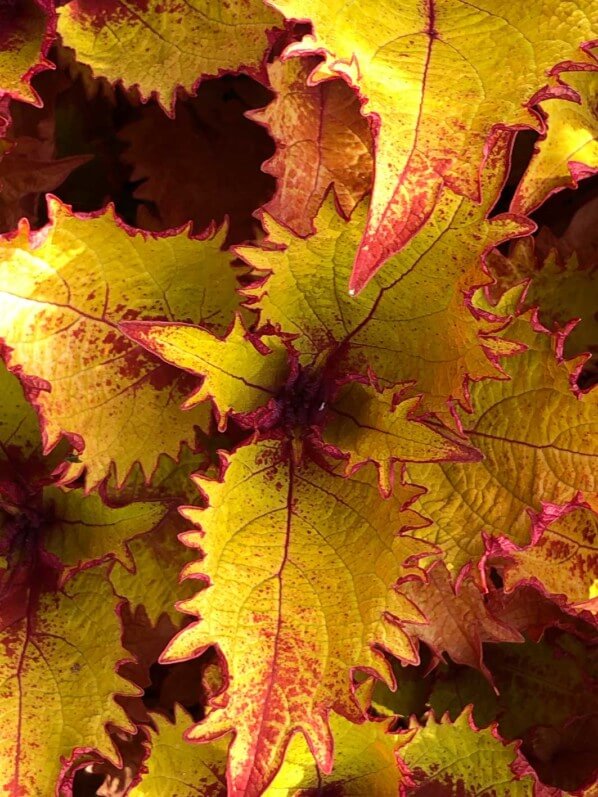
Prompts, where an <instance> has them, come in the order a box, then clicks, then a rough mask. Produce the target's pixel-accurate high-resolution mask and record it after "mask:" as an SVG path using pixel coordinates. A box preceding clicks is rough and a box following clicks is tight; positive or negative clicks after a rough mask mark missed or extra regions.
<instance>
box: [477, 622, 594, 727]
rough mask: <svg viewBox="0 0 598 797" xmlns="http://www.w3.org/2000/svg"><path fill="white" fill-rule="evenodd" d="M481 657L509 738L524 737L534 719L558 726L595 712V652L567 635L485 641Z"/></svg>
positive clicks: (532, 724)
mask: <svg viewBox="0 0 598 797" xmlns="http://www.w3.org/2000/svg"><path fill="white" fill-rule="evenodd" d="M484 658H485V661H486V664H487V666H488V668H489V669H490V671H491V672H492V675H493V677H494V682H495V684H496V686H497V688H498V692H499V706H500V708H501V709H502V711H501V715H500V720H499V729H500V732H501V734H502V735H503V736H505V737H506V738H508V739H521V738H524V734H525V733H526V732H527V731H528V730H529V729H530V728H532V727H534V726H536V725H544V726H547V727H558V726H560V725H563V724H564V723H565V722H567V721H568V720H569V719H571V718H573V717H578V716H583V715H586V714H596V713H598V693H597V692H596V679H597V675H598V673H597V672H596V662H595V660H594V659H595V656H594V658H593V654H592V650H591V648H589V649H588V648H586V647H585V646H584V644H583V643H582V642H581V641H580V640H577V639H575V638H574V637H572V636H570V635H567V634H564V633H557V634H556V636H555V635H552V636H551V637H550V638H549V637H548V636H545V637H544V638H543V639H542V640H541V641H540V642H537V643H533V642H529V641H527V642H525V644H523V645H513V644H503V645H497V646H492V645H489V646H488V648H487V650H486V651H485V655H484Z"/></svg>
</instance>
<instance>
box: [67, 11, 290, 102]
mask: <svg viewBox="0 0 598 797" xmlns="http://www.w3.org/2000/svg"><path fill="white" fill-rule="evenodd" d="M58 15H59V16H58V32H59V33H60V35H61V36H62V39H63V41H64V43H65V44H66V45H67V47H72V48H74V50H75V51H76V53H77V59H78V60H79V61H82V62H83V63H84V64H89V66H91V68H92V69H93V72H94V74H96V75H102V76H103V77H107V78H108V79H109V80H111V81H117V80H120V81H122V82H123V83H124V85H125V86H138V87H139V90H140V92H141V96H142V97H144V98H147V97H149V96H150V95H151V94H152V93H155V94H156V96H157V97H158V99H159V101H160V103H161V104H162V106H163V107H164V108H166V109H170V110H173V109H174V101H175V96H176V89H177V87H178V86H182V87H183V88H185V89H187V90H192V89H194V88H195V87H196V86H197V85H198V84H199V82H200V80H201V79H202V78H204V77H208V76H216V75H220V74H222V73H223V72H237V71H239V70H245V71H253V72H257V71H258V70H259V68H260V67H261V64H262V60H263V57H264V55H265V52H266V48H267V46H268V38H267V35H266V34H267V32H268V31H269V30H270V29H272V28H274V27H275V26H276V25H278V26H280V24H281V22H282V20H281V18H280V16H279V15H278V14H276V13H275V12H274V11H272V9H270V8H268V7H267V6H266V5H265V4H264V3H262V2H260V1H259V0H247V1H245V0H243V2H242V1H241V0H231V2H229V3H227V4H226V5H218V6H217V7H215V6H213V5H212V4H211V3H210V2H207V0H201V2H199V3H196V4H194V5H192V4H190V3H185V4H183V5H181V4H180V3H179V2H178V0H129V2H127V3H122V2H118V0H108V2H103V3H101V4H98V3H96V2H93V0H71V2H70V3H67V4H66V5H65V6H63V7H62V8H59V9H58Z"/></svg>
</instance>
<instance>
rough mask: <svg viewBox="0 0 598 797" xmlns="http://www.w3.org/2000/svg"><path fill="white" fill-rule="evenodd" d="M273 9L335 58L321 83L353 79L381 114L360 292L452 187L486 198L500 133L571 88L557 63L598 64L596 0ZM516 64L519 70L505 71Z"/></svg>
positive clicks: (302, 1) (288, 1) (273, 0)
mask: <svg viewBox="0 0 598 797" xmlns="http://www.w3.org/2000/svg"><path fill="white" fill-rule="evenodd" d="M270 4H271V5H272V6H273V7H274V8H277V9H278V10H280V11H281V12H282V13H283V14H284V15H285V16H286V17H287V18H293V19H300V20H308V21H309V22H311V23H312V25H313V34H307V35H306V36H305V37H304V38H303V40H302V41H301V42H299V43H297V44H295V45H292V46H291V48H290V49H291V50H292V52H294V53H297V54H311V53H314V54H319V55H320V54H323V55H324V56H325V61H324V62H323V63H322V64H321V65H320V66H318V67H317V69H316V70H315V72H314V73H313V75H312V81H313V82H317V81H321V80H327V79H329V78H331V77H337V76H339V75H340V76H342V77H344V78H345V79H346V80H347V81H348V82H349V83H350V84H352V85H353V86H355V87H356V89H357V90H358V92H359V94H360V95H361V96H362V97H363V98H364V100H365V101H366V104H365V113H367V114H369V115H370V116H371V118H372V119H373V120H375V124H376V128H377V131H376V140H375V161H376V176H375V181H374V190H373V195H372V205H371V208H370V212H369V216H368V220H367V227H366V229H365V233H364V237H363V240H362V242H361V245H360V248H359V251H358V254H357V258H356V261H355V269H354V272H353V275H352V278H351V285H352V287H353V288H356V289H358V290H359V289H361V288H363V286H364V285H365V284H366V283H367V281H368V280H369V279H370V278H371V276H372V275H373V274H374V273H375V272H376V271H377V270H378V268H379V267H380V266H381V265H382V263H383V262H384V261H385V260H386V259H387V258H388V257H389V256H391V255H393V254H394V253H395V252H397V251H399V250H400V249H402V248H403V247H404V246H405V245H406V244H407V243H408V241H409V240H410V239H411V237H412V236H413V235H414V234H415V233H416V232H417V231H418V230H419V229H421V227H422V226H423V225H424V224H425V223H426V222H427V221H428V219H429V218H430V215H431V213H432V211H433V209H434V207H435V205H436V203H437V202H438V199H439V196H440V195H441V192H442V190H443V188H444V186H445V185H446V186H447V187H448V188H449V189H450V190H452V191H455V192H457V193H458V194H461V195H463V196H468V197H470V198H471V199H476V198H478V197H479V167H480V164H481V162H482V160H483V151H484V147H485V146H486V144H487V141H488V137H489V134H490V133H491V131H492V130H493V128H494V127H495V126H497V125H500V126H506V125H511V126H529V127H538V118H537V117H536V116H535V115H534V114H533V113H532V111H531V110H530V105H531V104H532V102H533V101H534V99H537V98H539V97H540V98H544V97H546V96H550V95H551V93H554V94H556V95H557V96H561V95H563V94H566V92H564V91H563V87H562V86H559V85H558V84H557V79H556V77H555V76H553V75H554V74H555V72H556V73H557V74H558V68H557V69H555V68H556V67H557V65H558V64H560V63H562V62H572V61H577V62H580V63H582V64H584V65H586V67H587V68H592V66H593V65H595V62H594V61H593V59H592V58H591V57H590V56H589V55H586V53H585V52H583V51H582V50H581V49H580V46H581V45H583V44H585V43H587V42H590V41H591V40H593V39H594V38H595V35H596V30H595V13H596V9H595V4H594V0H583V1H582V2H580V3H578V4H577V6H576V14H575V16H574V17H572V15H571V8H570V6H569V5H568V4H567V3H565V2H556V3H554V4H553V5H551V6H550V7H548V6H547V5H535V4H534V5H530V4H529V3H526V2H525V1H524V0H517V2H508V0H499V1H498V2H497V0H481V2H478V3H477V4H471V3H462V2H459V0H443V2H429V3H420V2H416V0H402V1H401V2H398V3H393V4H392V5H388V6H382V7H381V6H379V5H377V4H369V3H359V4H358V5H349V6H347V5H346V4H344V3H343V2H342V1H341V0H335V1H334V2H323V1H322V0H270ZM507 62H508V63H513V64H517V65H518V68H517V69H513V70H511V71H509V72H506V71H505V69H504V64H505V63H507ZM567 65H569V64H567ZM551 70H552V72H551ZM457 75H458V79H455V76H457ZM497 75H501V78H500V79H497ZM398 102H400V113H399V112H397V103H398Z"/></svg>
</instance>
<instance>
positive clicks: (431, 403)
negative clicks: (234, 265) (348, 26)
mask: <svg viewBox="0 0 598 797" xmlns="http://www.w3.org/2000/svg"><path fill="white" fill-rule="evenodd" d="M505 144H506V140H505V139H502V140H501V142H500V144H499V145H497V146H496V147H495V149H494V150H493V152H492V154H491V156H490V159H489V161H488V163H487V170H486V172H485V183H484V200H483V202H482V205H476V204H475V203H473V202H471V201H470V200H468V199H460V198H457V197H454V196H451V195H448V194H447V195H446V196H445V197H444V198H443V199H442V201H441V202H440V204H439V205H438V207H437V209H436V212H435V213H434V215H433V217H432V218H431V220H430V221H429V222H428V224H427V225H426V227H425V229H423V230H422V231H421V233H420V234H419V235H418V236H417V237H416V238H414V239H413V241H412V242H411V244H410V245H409V246H408V247H407V248H406V249H405V250H404V251H403V252H402V253H401V254H400V255H398V256H396V257H395V258H393V259H392V260H391V261H389V263H388V264H387V265H386V267H385V269H384V271H382V272H381V273H380V274H379V275H378V276H377V277H375V278H374V279H373V280H372V282H371V284H370V285H368V287H367V288H366V289H365V290H364V291H363V292H362V293H361V294H359V295H358V296H357V297H351V296H350V295H349V294H348V292H347V289H346V284H347V280H348V277H349V273H350V270H351V264H352V261H353V256H354V253H355V251H356V249H357V246H358V243H359V237H360V234H361V229H362V226H363V222H364V220H365V216H366V208H365V206H364V205H363V204H362V205H360V206H359V207H358V208H357V209H356V210H355V212H354V213H353V216H352V218H351V220H350V221H348V222H346V221H345V220H343V219H342V218H341V217H339V216H338V214H337V213H336V211H335V209H334V206H333V203H332V201H331V200H329V201H328V202H327V203H325V204H324V205H323V207H322V209H321V210H320V213H319V214H318V217H317V219H316V222H315V226H316V229H317V233H316V234H315V235H314V236H313V237H311V238H308V239H306V240H304V239H301V238H297V237H296V236H294V235H292V233H291V232H290V231H289V230H287V229H286V228H284V227H282V226H281V225H278V224H277V223H275V222H274V221H273V220H272V219H270V218H268V217H267V216H266V217H264V223H265V226H266V229H267V231H268V239H267V243H268V248H267V249H266V248H264V249H257V248H249V247H239V248H238V249H237V251H238V252H239V254H240V255H241V256H242V257H243V259H244V260H246V262H247V263H249V265H252V266H254V267H255V268H256V269H259V270H260V271H262V270H263V271H264V273H267V272H272V273H271V275H270V276H269V277H268V279H267V281H266V282H265V284H264V286H263V287H258V288H252V289H251V291H248V294H249V295H252V296H257V297H260V298H259V302H258V304H257V306H258V307H259V309H260V311H261V321H262V323H267V322H270V323H273V324H275V325H277V326H280V327H281V328H282V329H283V330H284V331H286V332H289V333H293V334H296V335H298V336H299V337H298V338H297V339H296V340H295V341H294V346H295V347H296V348H297V349H298V351H299V353H300V356H301V362H302V363H304V364H309V363H312V362H313V361H314V360H315V359H316V358H317V357H318V356H322V352H324V351H328V352H330V354H329V359H330V360H331V361H334V363H335V368H336V370H337V372H340V373H343V371H345V372H347V371H349V372H356V371H357V372H361V373H363V374H364V375H365V374H367V373H368V372H369V371H370V370H371V371H373V372H374V373H375V375H376V377H377V378H378V379H379V381H380V382H381V383H382V384H385V385H395V384H397V383H398V382H407V381H411V380H412V381H414V382H415V383H416V385H415V391H416V392H418V393H419V392H421V393H423V398H422V404H421V411H422V412H423V411H424V410H431V411H434V412H439V413H444V414H445V416H447V415H448V412H447V400H448V399H449V398H451V397H452V398H453V399H456V400H458V401H460V402H462V403H463V404H467V380H468V378H470V379H482V378H483V377H485V376H492V375H496V374H497V373H499V371H498V370H497V368H496V366H495V364H494V363H493V362H492V361H491V358H490V357H489V356H488V353H492V355H494V354H496V353H500V352H501V351H502V352H503V353H507V352H509V351H513V347H511V346H509V344H508V343H507V342H506V341H505V340H502V341H500V340H499V341H497V339H496V338H494V337H491V333H492V332H493V331H495V330H496V329H498V328H499V326H500V325H499V324H498V323H494V324H493V323H492V322H491V321H490V320H489V319H488V318H487V317H486V318H480V317H479V316H477V315H475V314H474V313H472V312H471V311H470V309H469V307H468V302H467V301H466V300H465V299H464V296H467V295H468V294H469V293H470V292H471V291H472V289H473V287H474V286H477V285H481V284H484V283H486V282H488V277H487V275H486V274H485V273H484V271H483V269H482V261H481V259H482V256H483V254H484V252H485V251H486V250H487V249H488V248H489V247H491V246H493V244H495V243H498V242H499V241H502V240H505V239H508V238H511V237H513V236H516V235H520V234H522V233H523V232H525V231H526V230H528V229H530V227H529V226H528V223H527V222H525V221H524V220H523V219H522V218H520V217H513V216H510V215H503V216H496V217H495V218H493V219H491V220H489V221H488V220H486V219H485V215H486V213H487V211H488V210H489V209H490V207H491V206H492V204H493V203H494V201H495V199H496V195H497V192H498V190H499V188H500V185H501V183H502V180H503V178H504V168H505V165H506V163H505V156H506V152H505ZM260 271H258V273H260Z"/></svg>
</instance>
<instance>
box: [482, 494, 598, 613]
mask: <svg viewBox="0 0 598 797" xmlns="http://www.w3.org/2000/svg"><path fill="white" fill-rule="evenodd" d="M553 509H556V510H557V511H556V513H555V514H556V517H552V518H551V517H550V511H549V510H550V508H548V511H547V512H546V514H545V516H544V518H542V520H541V521H540V520H539V521H538V522H537V525H536V528H535V529H534V533H533V535H532V539H531V541H530V544H529V545H528V546H526V547H524V548H518V547H517V546H516V545H513V544H512V543H510V542H509V541H508V540H505V539H499V540H497V541H496V542H495V544H493V545H492V547H491V551H492V558H493V559H494V558H495V557H504V558H505V560H506V567H505V569H504V574H503V578H504V583H505V588H506V589H507V590H509V591H510V590H512V589H514V588H515V587H516V586H517V585H518V584H521V583H526V582H529V581H532V582H535V583H537V584H539V585H540V586H541V587H543V588H544V590H546V592H548V593H551V594H553V595H563V596H565V598H566V600H567V602H568V603H570V604H582V605H583V604H585V603H586V602H587V601H588V600H589V599H590V597H591V594H590V593H591V588H592V586H593V584H594V582H595V581H596V580H597V579H598V516H597V515H596V513H595V512H593V511H592V510H591V509H590V508H589V507H587V506H584V505H575V504H573V505H572V506H570V507H567V508H566V509H565V510H564V511H562V510H561V511H559V510H558V508H553Z"/></svg>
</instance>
